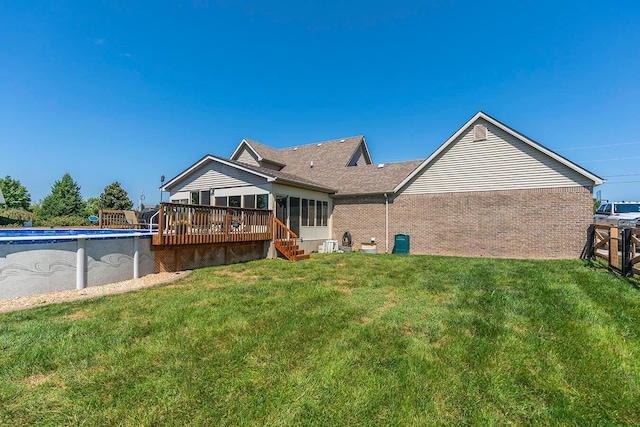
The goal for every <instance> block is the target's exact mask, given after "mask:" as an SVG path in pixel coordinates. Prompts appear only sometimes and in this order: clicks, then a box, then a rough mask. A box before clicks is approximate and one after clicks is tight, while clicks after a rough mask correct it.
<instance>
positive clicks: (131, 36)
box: [0, 0, 640, 205]
mask: <svg viewBox="0 0 640 427" xmlns="http://www.w3.org/2000/svg"><path fill="white" fill-rule="evenodd" d="M609 3H611V4H607V2H595V1H584V0H583V1H561V2H559V1H553V2H549V1H519V2H506V1H505V2H492V1H484V2H475V1H444V0H434V1H396V2H378V1H374V0H368V1H362V0H352V1H345V0H342V1H336V0H326V1H304V2H300V1H288V0H287V1H276V2H264V1H232V0H217V1H216V0H184V1H164V2H132V1H107V0H104V1H87V0H85V1H64V0H58V1H55V2H53V1H51V2H36V1H28V0H22V1H11V0H9V1H3V2H0V147H1V153H2V154H1V155H0V176H3V177H4V176H5V175H11V176H12V177H13V178H15V179H19V180H20V181H21V182H22V184H23V185H25V186H26V187H27V189H28V190H29V192H30V193H31V197H32V201H33V202H36V201H38V200H40V199H42V198H44V197H45V196H46V195H47V194H48V193H49V192H50V190H51V186H52V185H53V183H54V182H55V181H56V180H59V179H60V178H61V177H62V175H63V174H64V173H65V172H69V173H70V174H71V176H72V177H73V178H74V179H75V180H76V181H77V182H78V184H79V185H80V186H81V188H82V195H83V197H84V198H89V197H97V196H99V195H100V193H101V192H102V190H103V189H104V187H105V186H106V185H108V184H110V183H112V182H114V181H119V182H121V183H122V186H123V187H124V188H125V190H127V191H128V193H129V196H130V198H131V199H132V200H133V201H134V202H135V203H136V205H137V203H138V196H139V194H140V192H141V191H144V194H145V196H146V200H145V202H147V203H156V202H157V201H158V200H159V197H160V195H159V191H158V187H159V184H160V182H159V177H160V175H165V176H166V177H167V179H170V178H172V177H173V176H175V175H176V174H178V173H179V172H181V171H182V170H183V169H185V168H186V167H188V166H190V165H191V164H192V163H194V162H195V161H196V160H198V159H200V158H201V157H202V156H204V155H205V154H216V155H222V156H229V155H231V153H232V152H233V150H234V148H235V147H236V146H237V144H238V143H239V142H240V140H241V139H242V138H243V137H247V138H251V139H254V140H257V141H260V142H262V143H264V144H268V145H271V146H274V147H277V148H279V147H287V146H292V145H298V144H302V143H310V142H316V141H322V140H327V139H334V138H340V137H345V136H351V135H359V134H364V135H365V136H366V138H367V142H368V144H369V148H370V150H371V153H372V156H373V158H374V161H376V162H390V161H397V160H409V159H416V158H425V157H427V156H428V155H429V154H431V152H432V151H433V150H435V149H436V148H437V147H438V146H439V145H440V144H442V143H443V142H444V141H445V140H446V139H447V138H448V137H449V136H450V135H451V134H452V133H453V132H454V131H456V130H457V129H458V127H460V126H461V125H462V124H463V123H464V122H465V121H466V120H468V119H469V118H470V117H471V116H472V115H473V114H474V113H475V112H476V111H478V110H483V111H485V112H487V113H489V114H490V115H492V116H493V117H495V118H497V119H498V120H500V121H502V122H504V123H506V124H507V125H509V126H511V127H513V128H515V129H517V130H518V131H520V132H522V133H524V134H525V135H527V136H529V137H531V138H533V139H535V140H536V141H538V142H540V143H542V144H543V145H545V146H547V147H548V148H551V149H552V150H554V151H557V152H558V153H560V154H562V155H564V156H565V157H567V158H569V159H570V160H573V161H575V162H577V163H578V164H580V165H581V166H583V167H585V168H586V169H588V170H590V171H592V172H594V173H596V174H598V175H600V176H602V177H604V178H606V179H607V180H608V181H609V182H608V183H607V184H605V185H602V186H600V187H597V188H596V191H597V190H600V191H601V193H602V197H603V198H604V199H611V200H618V199H619V200H623V199H624V200H630V199H634V200H640V167H638V165H639V164H640V77H639V76H640V25H638V23H639V22H640V2H637V1H616V2H609ZM165 200H167V198H166V195H165Z"/></svg>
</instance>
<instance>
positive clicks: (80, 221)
mask: <svg viewBox="0 0 640 427" xmlns="http://www.w3.org/2000/svg"><path fill="white" fill-rule="evenodd" d="M38 225H40V226H44V227H71V226H82V227H85V226H89V225H91V223H90V222H89V219H88V218H85V217H82V216H74V215H64V216H54V217H52V218H47V219H44V220H42V221H38Z"/></svg>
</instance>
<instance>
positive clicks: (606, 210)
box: [598, 203, 611, 214]
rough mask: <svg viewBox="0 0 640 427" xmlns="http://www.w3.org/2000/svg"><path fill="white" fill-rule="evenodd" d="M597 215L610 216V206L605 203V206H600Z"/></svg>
mask: <svg viewBox="0 0 640 427" xmlns="http://www.w3.org/2000/svg"><path fill="white" fill-rule="evenodd" d="M598 213H601V214H610V213H611V204H609V203H607V204H606V205H602V206H600V209H598Z"/></svg>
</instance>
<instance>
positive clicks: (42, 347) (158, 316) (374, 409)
mask: <svg viewBox="0 0 640 427" xmlns="http://www.w3.org/2000/svg"><path fill="white" fill-rule="evenodd" d="M639 289H640V286H639V283H638V281H637V280H631V279H623V278H620V277H617V276H615V275H613V274H611V273H609V272H607V270H606V269H604V268H602V267H599V266H594V265H590V264H587V263H584V262H581V261H577V260H576V261H517V260H491V259H465V258H447V257H429V256H393V255H367V254H355V253H354V254H327V255H314V256H313V257H312V258H311V259H310V260H308V261H301V262H295V263H292V262H285V261H281V260H263V261H256V262H251V263H246V264H238V265H233V266H225V267H212V268H205V269H200V270H197V271H195V272H194V273H193V274H192V275H191V276H189V277H188V278H186V279H184V280H182V281H180V282H175V283H172V284H169V285H165V286H159V287H156V288H152V289H146V290H142V291H138V292H134V293H129V294H122V295H114V296H109V297H103V298H98V299H94V300H87V301H79V302H75V303H65V304H59V305H52V306H47V307H42V308H37V309H32V310H27V311H22V312H14V313H7V314H0V425H33V424H41V425H63V424H64V425H131V426H139V425H176V426H183V425H212V426H217V425H229V426H236V425H260V426H261V425H327V426H335V425H362V426H373V425H385V426H386V425H407V426H414V425H443V424H445V425H460V424H469V425H478V424H481V425H497V424H508V425H531V424H537V425H579V426H585V425H598V426H600V425H631V424H635V423H637V422H638V421H639V420H640V290H639Z"/></svg>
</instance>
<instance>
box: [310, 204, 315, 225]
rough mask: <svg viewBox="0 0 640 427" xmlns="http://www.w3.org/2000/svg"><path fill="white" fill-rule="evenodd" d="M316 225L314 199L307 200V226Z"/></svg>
mask: <svg viewBox="0 0 640 427" xmlns="http://www.w3.org/2000/svg"><path fill="white" fill-rule="evenodd" d="M314 225H316V201H315V200H309V226H310V227H313V226H314Z"/></svg>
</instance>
